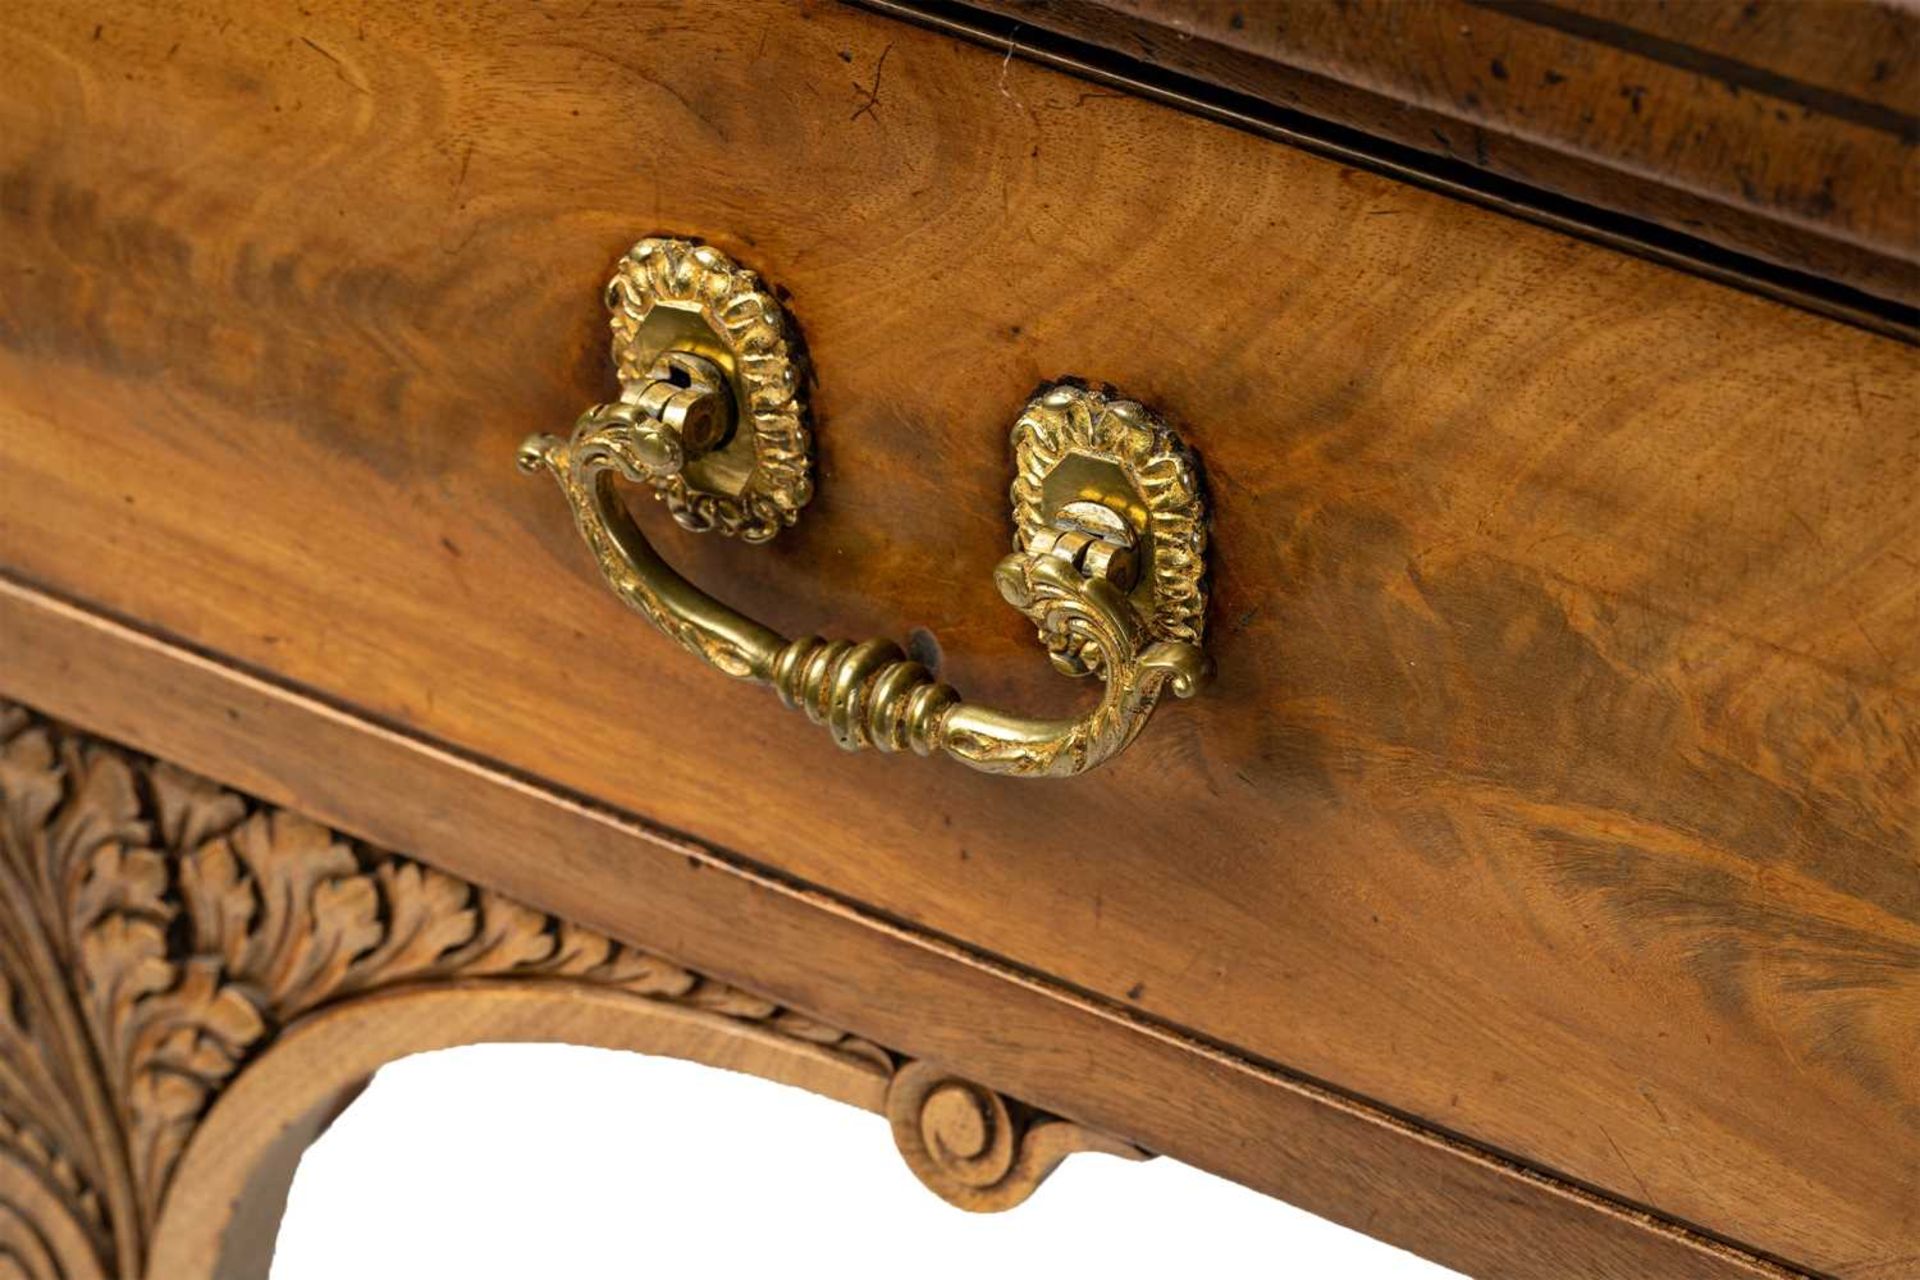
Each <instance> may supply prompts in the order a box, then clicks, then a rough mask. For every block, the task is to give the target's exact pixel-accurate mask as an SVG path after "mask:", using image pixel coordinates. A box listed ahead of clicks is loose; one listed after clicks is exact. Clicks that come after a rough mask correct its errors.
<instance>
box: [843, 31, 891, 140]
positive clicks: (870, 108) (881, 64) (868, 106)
mask: <svg viewBox="0 0 1920 1280" xmlns="http://www.w3.org/2000/svg"><path fill="white" fill-rule="evenodd" d="M892 52H893V45H892V44H888V45H887V47H886V48H884V49H882V50H881V51H880V59H879V61H877V62H875V63H874V64H873V88H871V89H869V88H867V87H866V86H864V85H862V84H861V83H860V82H859V81H857V80H856V81H854V84H853V91H854V92H855V93H858V94H863V95H865V97H866V101H865V102H863V103H861V104H860V105H859V106H858V107H856V108H854V112H853V115H852V116H851V117H850V118H851V119H854V120H858V119H859V118H860V117H861V116H866V117H867V118H868V119H870V120H872V121H873V122H874V123H875V124H879V123H880V116H879V115H878V113H877V108H878V107H879V106H880V77H881V76H883V75H885V74H886V70H887V55H888V54H890V53H892Z"/></svg>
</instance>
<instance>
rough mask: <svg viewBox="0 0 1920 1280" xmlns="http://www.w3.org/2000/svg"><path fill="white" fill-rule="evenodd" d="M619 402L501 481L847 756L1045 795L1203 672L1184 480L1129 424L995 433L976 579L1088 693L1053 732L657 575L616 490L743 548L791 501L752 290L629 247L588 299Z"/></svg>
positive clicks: (729, 268) (793, 513)
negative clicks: (606, 344) (1026, 621)
mask: <svg viewBox="0 0 1920 1280" xmlns="http://www.w3.org/2000/svg"><path fill="white" fill-rule="evenodd" d="M606 299H607V305H608V307H609V308H610V309H611V311H612V313H613V360H614V364H615V367H616V368H617V370H618V372H619V377H620V384H621V392H620V397H619V399H618V400H616V401H614V402H613V403H611V404H604V405H598V406H595V407H594V408H592V409H590V410H588V411H587V412H586V413H585V414H583V415H582V416H581V417H580V419H579V420H578V421H577V422H576V423H575V424H574V428H573V431H572V433H571V434H570V435H569V436H568V437H567V438H565V439H562V438H560V437H558V436H552V435H535V436H532V437H529V438H528V439H527V441H526V442H525V443H524V444H522V445H521V447H520V466H521V468H522V470H525V471H528V472H536V471H541V470H544V471H546V472H548V473H549V474H551V475H552V476H553V478H554V479H555V480H556V481H558V482H559V485H560V488H561V491H562V493H564V494H565V495H566V498H567V502H568V504H569V506H570V507H571V508H572V511H573V516H574V523H575V524H576V525H577V526H578V528H579V530H580V535H581V537H582V538H583V539H584V540H585V541H586V543H587V546H588V548H589V549H590V550H591V551H592V553H593V555H594V559H595V560H596V561H597V562H598V564H599V566H600V572H601V574H602V576H603V577H605V579H606V581H607V585H608V586H609V587H611V588H612V590H613V591H614V593H615V594H616V595H617V596H619V597H620V599H621V600H623V601H625V602H626V603H627V604H628V605H629V606H631V607H632V608H633V609H634V610H635V611H637V612H639V613H640V614H642V615H643V616H644V617H646V618H647V619H648V620H649V621H651V622H652V623H653V624H654V626H656V627H658V628H659V629H660V630H661V631H662V632H664V633H665V634H666V635H667V636H669V637H670V638H672V639H673V640H675V641H677V642H678V643H679V644H680V645H681V646H682V647H684V648H685V649H687V650H688V651H689V652H691V653H693V654H695V655H697V656H698V657H700V658H701V659H702V660H704V661H705V662H707V663H708V664H709V665H711V666H713V667H715V668H717V669H719V670H720V671H723V672H725V673H726V674H727V675H730V676H733V677H735V678H737V679H743V680H752V681H754V682H756V683H759V684H766V685H771V686H773V688H774V690H775V691H776V692H777V693H778V694H779V696H780V699H781V701H783V702H784V703H786V705H788V706H789V707H798V708H800V709H802V710H804V711H805V712H806V714H807V716H808V717H809V718H810V719H811V720H813V721H814V723H816V724H823V725H825V726H827V728H828V730H829V731H830V732H831V733H832V735H833V738H834V741H835V742H837V743H838V744H839V745H840V746H842V747H845V748H847V749H848V750H857V749H860V748H863V747H877V748H878V749H880V750H882V751H901V750H906V749H911V750H913V751H914V752H916V753H918V754H920V755H923V756H924V755H930V754H932V753H933V752H934V751H935V750H939V751H942V752H945V753H946V754H947V755H950V756H952V757H954V758H955V759H957V760H960V761H962V762H964V763H966V764H968V765H971V766H973V767H974V768H976V769H981V770H984V771H986V772H988V773H1000V774H1009V775H1013V776H1018V777H1066V776H1070V775H1073V774H1077V773H1084V772H1086V771H1087V770H1089V769H1092V768H1094V767H1095V766H1097V765H1100V764H1103V763H1105V762H1106V761H1107V760H1109V759H1111V758H1112V757H1113V756H1115V755H1117V754H1118V753H1119V752H1120V751H1122V750H1123V749H1124V748H1126V746H1127V745H1128V744H1130V743H1131V742H1132V741H1133V740H1134V738H1135V737H1137V736H1138V735H1139V733H1140V731H1141V729H1142V728H1144V727H1145V725H1146V722H1147V720H1148V718H1149V717H1150V716H1151V715H1152V714H1153V710H1154V708H1155V707H1156V706H1157V705H1158V703H1159V701H1160V697H1161V695H1162V694H1163V693H1164V692H1167V691H1169V690H1171V691H1172V692H1173V693H1174V694H1175V695H1176V696H1178V697H1183V698H1184V697H1190V696H1192V695H1193V694H1194V693H1195V692H1196V691H1197V690H1198V689H1199V687H1200V685H1201V684H1202V683H1203V682H1204V680H1205V679H1206V677H1207V675H1208V674H1209V672H1210V664H1209V663H1208V660H1207V658H1206V655H1205V653H1204V652H1203V651H1202V649H1201V647H1200V642H1201V638H1202V631H1203V628H1204V626H1205V615H1206V585H1205V584H1206V550H1207V534H1206V524H1205V509H1204V506H1203V503H1202V500H1201V496H1200V478H1199V470H1198V465H1197V464H1196V463H1195V461H1194V459H1193V456H1192V454H1191V453H1189V452H1188V450H1187V449H1186V447H1185V445H1184V444H1183V443H1182V442H1181V441H1180V439H1179V437H1178V436H1176V435H1175V434H1174V433H1173V431H1172V430H1171V429H1170V428H1169V427H1168V426H1167V425H1166V424H1165V423H1163V422H1161V421H1160V420H1159V419H1158V418H1156V417H1155V416H1154V415H1153V414H1152V413H1150V412H1149V411H1148V410H1147V409H1145V408H1144V407H1142V406H1141V405H1139V404H1136V403H1134V402H1133V401H1131V400H1125V399H1121V398H1119V397H1117V396H1116V395H1113V394H1112V393H1110V392H1108V391H1106V390H1103V389H1099V388H1094V387H1088V386H1085V385H1082V384H1080V383H1078V382H1059V383H1055V384H1053V385H1051V386H1047V387H1043V388H1041V389H1040V391H1039V392H1038V393H1036V394H1035V395H1034V397H1033V399H1032V400H1030V401H1029V402H1028V404H1027V405H1026V407H1025V408H1024V410H1022V412H1021V413H1020V415H1019V418H1018V419H1017V421H1016V422H1015V423H1014V427H1013V436H1012V447H1013V454H1014V466H1015V476H1014V482H1013V489H1012V502H1013V520H1014V552H1013V554H1012V555H1009V556H1007V557H1006V558H1005V559H1004V560H1002V561H1001V562H1000V563H999V565H998V566H997V567H996V568H995V570H994V582H995V585H996V586H997V587H998V588H999V590H1000V594H1001V595H1002V596H1003V597H1004V598H1005V599H1006V600H1007V602H1008V603H1009V604H1012V605H1013V606H1014V607H1015V608H1017V609H1019V610H1020V611H1021V612H1022V613H1024V614H1026V616H1027V617H1028V618H1030V619H1031V620H1032V621H1033V623H1034V625H1035V627H1036V628H1037V629H1038V631H1039V635H1040V639H1041V642H1042V643H1043V644H1044V645H1045V646H1046V648H1047V652H1048V654H1049V656H1050V657H1051V658H1052V660H1053V664H1054V666H1055V667H1056V668H1058V669H1059V670H1061V671H1062V672H1065V673H1067V674H1069V675H1075V676H1086V675H1093V676H1098V677H1099V678H1100V679H1101V681H1102V685H1103V693H1102V696H1101V698H1100V701H1099V703H1098V704H1097V705H1096V706H1094V707H1093V708H1092V709H1091V710H1090V711H1088V712H1087V713H1086V714H1084V715H1082V716H1080V717H1078V718H1076V719H1071V720H1053V719H1040V718H1034V717H1028V716H1017V715H1010V714H1007V713H1005V712H1000V711H994V710H990V709H987V708H984V707H979V706H975V705H973V704H971V703H968V702H965V701H963V700H962V699H961V698H960V696H959V694H958V693H956V692H955V691H954V690H953V689H952V688H951V687H950V686H948V685H945V684H942V683H941V682H940V681H939V680H937V679H936V678H935V677H934V675H933V673H932V672H930V671H928V670H927V669H926V668H925V667H924V666H922V665H921V664H920V663H918V662H914V661H912V660H911V659H909V658H908V657H907V656H906V654H905V653H904V652H903V651H902V650H901V649H900V648H899V646H897V645H895V644H893V643H892V642H890V641H885V640H869V641H866V642H864V643H858V644H856V643H853V642H850V641H844V640H836V641H826V640H822V639H821V638H819V637H818V636H808V637H805V638H803V639H798V640H789V639H787V638H786V637H785V636H782V635H780V634H779V633H777V632H775V631H773V630H771V629H769V628H767V627H764V626H762V625H760V624H759V623H758V622H755V621H753V620H752V619H751V618H747V617H745V616H743V615H741V614H739V613H736V612H734V611H733V610H732V609H729V608H727V607H726V606H725V605H723V604H721V603H720V602H719V601H717V600H715V599H713V598H712V597H711V596H709V595H707V594H706V593H705V592H703V591H701V590H699V589H698V588H697V587H695V586H693V585H692V584H691V583H689V582H687V581H686V579H684V578H682V577H681V576H680V575H679V574H677V573H675V572H674V571H673V570H672V569H671V568H669V567H668V566H667V564H666V563H665V561H663V560H662V559H661V558H660V556H659V555H658V553H656V552H655V551H654V549H653V547H652V546H651V545H650V544H649V543H648V542H647V539H646V537H645V536H644V535H643V534H642V533H641V532H640V528H639V526H638V525H637V524H636V523H635V522H634V519H633V517H632V515H631V514H630V513H629V512H628V510H627V507H626V505H625V503H624V501H623V500H622V498H621V495H620V493H619V490H618V487H617V481H619V480H622V479H624V480H626V481H630V482H632V483H635V484H646V485H650V486H651V487H652V488H653V490H654V491H655V493H656V494H657V495H658V496H659V497H660V498H661V499H662V500H663V501H664V502H665V503H666V505H667V508H668V510H669V511H670V512H671V513H672V514H673V517H674V519H675V520H676V521H678V522H679V523H680V524H681V525H682V526H683V527H685V528H687V529H691V530H695V531H707V530H718V531H719V532H721V533H724V534H733V535H738V536H740V537H741V538H743V539H745V540H747V541H749V542H761V541H765V540H766V539H768V538H771V537H772V536H773V535H774V534H776V533H777V532H779V530H780V529H781V528H782V527H784V526H786V525H790V524H792V523H794V521H795V520H796V519H797V518H798V516H799V513H800V510H801V508H803V507H804V506H805V505H806V504H807V501H808V500H809V499H810V498H811V497H812V492H813V490H812V478H811V472H812V467H811V459H810V456H809V447H810V437H809V432H808V429H807V416H806V405H805V400H804V393H805V371H804V369H803V368H802V365H801V357H800V353H799V344H798V342H797V340H796V339H795V337H794V333H793V327H792V324H791V321H790V320H789V319H788V317H787V315H786V313H785V311H784V310H783V309H782V308H781V306H780V304H779V302H778V301H776V300H775V299H774V297H773V296H772V295H771V294H770V293H769V292H768V291H767V290H766V288H765V287H764V286H763V285H762V284H761V282H760V280H759V278H758V277H757V276H755V275H754V274H753V273H752V272H750V271H748V270H746V269H745V268H743V267H741V266H739V265H737V264H736V263H734V262H733V261H732V260H731V259H729V258H728V257H727V256H726V255H725V254H722V253H720V252H719V251H718V250H716V249H713V248H710V247H708V246H705V245H697V244H693V243H690V242H688V241H684V240H666V239H649V240H642V241H641V242H640V243H639V244H637V245H635V246H634V247H633V248H632V250H630V251H629V252H628V254H627V256H626V257H625V259H623V260H622V261H621V263H620V266H619V269H618V270H617V271H616V273H615V274H614V277H613V280H612V281H611V282H610V283H609V285H608V287H607V293H606Z"/></svg>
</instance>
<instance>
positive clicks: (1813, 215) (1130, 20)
mask: <svg viewBox="0 0 1920 1280" xmlns="http://www.w3.org/2000/svg"><path fill="white" fill-rule="evenodd" d="M888 2H889V4H890V5H891V4H893V3H898V4H899V7H900V8H902V9H905V10H909V11H929V12H933V13H938V14H953V15H962V16H964V15H965V14H967V13H968V12H970V11H971V12H978V13H983V14H986V15H990V16H989V18H988V19H987V20H988V21H989V22H997V24H998V25H999V26H1001V27H1004V25H1005V23H1007V22H1012V23H1015V24H1017V25H1015V26H1014V27H1013V28H1011V29H1010V35H1011V38H1014V39H1020V38H1023V37H1024V38H1028V39H1031V38H1033V36H1034V35H1036V34H1037V33H1040V32H1049V33H1052V34H1054V35H1056V36H1064V37H1068V38H1070V39H1072V40H1074V41H1076V42H1078V43H1080V44H1083V45H1085V46H1089V47H1092V48H1096V49H1099V50H1102V51H1104V52H1106V53H1109V54H1111V55H1113V56H1114V57H1115V58H1117V59H1119V60H1121V63H1120V65H1122V66H1124V65H1125V64H1132V65H1133V66H1135V67H1136V68H1138V69H1139V71H1140V73H1141V74H1142V75H1145V76H1149V77H1150V76H1151V74H1152V73H1153V72H1155V71H1169V72H1174V73H1177V74H1178V75H1180V76H1182V77H1188V78H1191V79H1193V80H1196V81H1200V82H1203V83H1205V84H1208V85H1212V86H1215V87H1218V88H1220V89H1223V90H1226V91H1228V92H1231V93H1234V94H1241V95H1246V96H1247V97H1249V98H1251V99H1254V100H1257V101H1260V102H1264V103H1267V104H1270V105H1272V106H1274V107H1276V108H1279V109H1281V110H1284V111H1297V112H1302V113H1305V114H1307V115H1310V116H1313V117H1316V118H1320V119H1325V120H1330V121H1334V122H1336V123H1338V124H1341V125H1345V126H1348V127H1351V128H1353V129H1357V130H1359V131H1361V132H1362V133H1365V134H1368V135H1372V136H1374V137H1377V138H1381V139H1385V140H1387V141H1389V142H1390V143H1392V144H1394V145H1396V146H1403V147H1408V148H1412V149H1414V150H1415V151H1418V152H1423V153H1427V154H1430V155H1432V156H1435V157H1440V158H1443V159H1445V160H1447V161H1457V162H1459V163H1461V164H1463V165H1466V166H1470V167H1471V168H1472V169H1474V170H1478V171H1480V172H1483V173H1486V174H1489V175H1493V176H1496V177H1498V178H1502V179H1512V180H1513V181H1516V182H1519V183H1523V184H1526V185H1528V186H1531V187H1535V188H1538V189H1541V190H1544V191H1548V192H1553V193H1557V194H1560V195H1565V196H1568V197H1571V198H1573V199H1575V200H1579V201H1583V202H1586V203H1588V204H1590V205H1592V206H1594V207H1595V208H1598V209H1603V210H1606V211H1609V212H1611V213H1615V214H1624V215H1627V216H1629V217H1631V218H1635V219H1642V220H1645V221H1647V222H1650V223H1654V224H1657V225H1659V226H1662V227H1665V228H1667V229H1669V230H1671V231H1675V232H1679V233H1681V234H1683V235H1686V236H1689V237H1694V238H1697V239H1699V240H1703V241H1706V242H1709V243H1712V244H1715V245H1720V246H1724V247H1726V248H1728V249H1731V250H1733V251H1736V252H1738V253H1742V254H1748V255H1752V256H1754V257H1757V258H1761V259H1764V260H1766V261H1768V262H1771V263H1775V264H1778V265H1780V266H1784V267H1787V268H1790V269H1792V270H1795V271H1801V272H1806V273H1809V274H1811V275H1814V276H1818V277H1824V278H1829V279H1833V280H1839V281H1844V282H1845V283H1847V284H1848V285H1851V286H1853V287H1854V288H1857V289H1859V290H1861V291H1863V292H1865V293H1867V294H1871V295H1877V296H1879V297H1881V298H1883V299H1886V300H1889V301H1891V302H1894V303H1898V304H1904V307H1905V308H1906V309H1907V313H1908V319H1909V323H1910V322H1911V310H1910V309H1911V308H1912V307H1913V306H1914V305H1915V304H1920V162H1916V158H1915V150H1914V148H1915V145H1916V142H1917V141H1920V16H1916V14H1915V11H1914V10H1913V8H1912V7H1911V6H1909V5H1906V4H1902V3H1898V2H1897V0H1857V2H1855V3H1844V4H1806V3H1796V2H1795V0H1758V2H1756V3H1746V4H1698V3H1696V4H1680V5H1675V4H1669V3H1666V2H1665V0H1415V2H1413V3H1375V2H1370V3H1358V4H1324V5H1321V4H1278V3H1261V2H1260V0H967V2H966V3H965V4H941V3H938V0H935V3H931V4H926V3H921V2H920V0H888Z"/></svg>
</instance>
